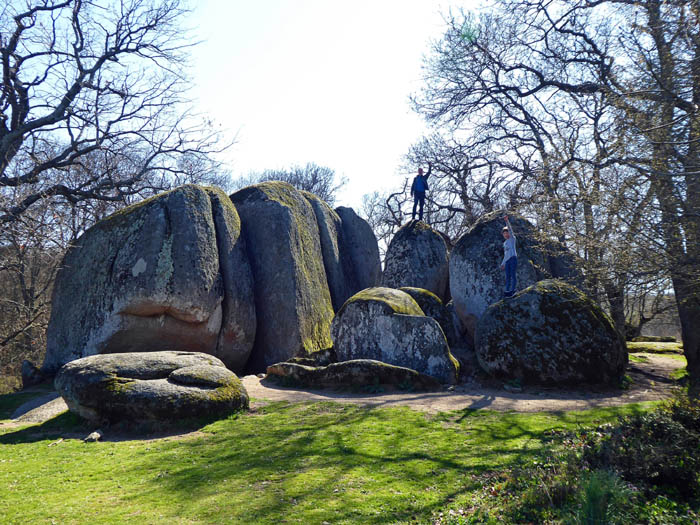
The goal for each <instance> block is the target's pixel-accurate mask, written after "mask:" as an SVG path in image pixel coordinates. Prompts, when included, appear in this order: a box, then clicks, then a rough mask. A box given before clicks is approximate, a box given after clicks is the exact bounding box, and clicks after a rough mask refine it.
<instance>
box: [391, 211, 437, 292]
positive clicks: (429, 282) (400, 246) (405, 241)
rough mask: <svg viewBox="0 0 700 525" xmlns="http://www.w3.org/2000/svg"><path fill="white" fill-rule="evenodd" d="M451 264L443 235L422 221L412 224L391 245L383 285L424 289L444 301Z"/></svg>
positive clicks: (397, 235) (395, 236) (400, 232)
mask: <svg viewBox="0 0 700 525" xmlns="http://www.w3.org/2000/svg"><path fill="white" fill-rule="evenodd" d="M448 261H449V257H448V254H447V244H446V243H445V239H444V238H443V236H442V235H441V234H440V233H438V232H437V231H436V230H434V229H433V228H431V227H430V226H428V225H427V224H426V223H424V222H422V221H411V222H409V223H406V224H404V225H403V226H402V227H401V228H400V229H399V231H397V232H396V235H394V238H393V239H391V242H390V243H389V248H388V249H387V252H386V261H385V265H384V274H383V276H382V286H386V287H388V288H402V287H404V286H410V287H414V288H424V289H426V290H429V291H431V292H433V293H434V294H435V295H437V296H438V297H439V298H440V300H445V299H446V298H447V293H448V292H447V285H448V278H449V265H448Z"/></svg>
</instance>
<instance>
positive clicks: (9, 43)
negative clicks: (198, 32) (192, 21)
mask: <svg viewBox="0 0 700 525" xmlns="http://www.w3.org/2000/svg"><path fill="white" fill-rule="evenodd" d="M185 14H186V11H185V10H184V9H183V8H182V7H181V6H180V2H179V0H152V1H143V0H113V1H107V0H106V1H105V2H88V1H83V0H66V1H63V2H60V1H56V0H46V1H38V0H27V1H25V2H15V3H10V4H8V5H7V7H5V8H4V9H3V10H2V12H0V61H1V66H0V67H1V68H2V79H3V84H2V87H3V89H2V91H1V92H0V111H1V112H2V113H1V115H0V222H1V223H8V222H12V221H15V220H17V218H18V217H19V216H21V215H22V214H23V213H25V212H26V211H27V210H28V209H30V208H31V207H32V206H34V205H37V203H39V202H40V201H42V200H45V199H56V198H58V199H61V200H65V201H69V202H72V203H77V202H79V201H84V200H104V201H112V202H117V201H121V200H123V199H124V198H125V197H128V196H129V195H136V194H139V193H141V192H142V191H143V190H144V189H146V188H148V189H161V188H159V187H158V181H159V179H160V178H162V177H163V176H165V175H167V174H180V173H182V169H181V166H180V165H178V162H177V157H178V156H179V155H181V154H188V155H189V156H190V157H206V156H207V155H208V154H210V153H212V152H215V151H217V150H219V149H221V146H220V144H221V143H220V139H221V137H220V136H219V134H218V133H217V132H215V131H212V126H211V123H207V122H202V121H199V120H198V119H197V118H196V117H195V116H194V115H192V114H191V112H190V110H189V109H188V108H187V104H186V100H185V98H184V94H185V91H186V88H187V83H186V79H185V76H184V75H183V74H182V71H183V68H182V66H183V64H184V63H185V60H186V54H185V52H186V50H187V48H188V47H189V46H190V44H189V43H188V42H187V41H186V39H185V38H186V36H184V35H183V31H182V28H181V27H180V25H179V21H180V20H181V19H182V17H183V16H184V15H185ZM88 155H90V158H91V159H92V160H93V161H94V159H95V157H96V156H101V157H102V158H101V160H100V163H99V164H95V163H93V164H92V166H91V167H93V168H94V167H95V166H99V167H103V168H104V169H102V170H98V171H92V172H91V176H90V177H87V178H84V179H82V180H81V181H80V183H79V184H75V183H73V181H70V180H66V179H65V178H64V177H62V175H63V174H65V173H66V172H67V169H68V168H70V167H72V166H82V165H83V164H84V163H85V159H86V157H87V156H88ZM119 164H127V165H129V166H130V167H131V170H130V171H129V172H128V174H127V173H126V172H125V171H124V170H122V171H121V172H119V175H122V176H121V177H116V176H115V173H114V171H112V170H110V167H112V166H116V165H119ZM154 174H158V175H156V176H154ZM8 190H11V191H9V195H8ZM14 190H19V191H18V192H17V191H14Z"/></svg>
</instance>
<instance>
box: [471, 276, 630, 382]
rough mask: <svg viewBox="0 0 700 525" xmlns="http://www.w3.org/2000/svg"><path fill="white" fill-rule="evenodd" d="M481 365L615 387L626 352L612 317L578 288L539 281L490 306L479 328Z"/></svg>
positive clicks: (507, 373) (497, 371) (506, 373)
mask: <svg viewBox="0 0 700 525" xmlns="http://www.w3.org/2000/svg"><path fill="white" fill-rule="evenodd" d="M475 344H476V353H477V358H478V360H479V364H480V365H481V367H482V368H483V369H484V370H485V371H486V372H488V373H489V374H491V375H493V376H496V377H499V378H502V379H518V380H520V381H522V382H524V383H536V384H558V385H576V384H580V383H605V384H608V385H617V384H618V383H619V381H620V379H621V378H622V376H623V374H624V371H625V367H626V365H627V350H626V348H625V343H624V341H623V340H622V338H621V336H620V335H619V334H618V333H617V331H616V330H615V328H614V327H613V324H612V321H611V320H610V318H609V317H608V316H607V315H606V314H605V313H604V312H603V311H602V310H601V309H600V307H598V306H597V305H596V304H595V303H594V302H593V301H591V299H589V298H588V297H587V296H586V295H585V294H584V293H583V292H581V291H580V290H578V289H577V288H575V287H573V286H571V285H569V284H567V283H565V282H563V281H558V280H545V281H540V282H538V283H536V284H534V285H532V286H530V287H529V288H526V289H525V290H522V291H521V292H519V293H517V294H516V295H515V296H513V297H512V298H508V299H504V300H502V301H499V302H497V303H495V304H493V305H491V306H490V307H489V308H488V309H487V310H486V312H485V313H484V315H483V316H482V317H481V318H480V319H479V321H478V324H477V328H476V340H475Z"/></svg>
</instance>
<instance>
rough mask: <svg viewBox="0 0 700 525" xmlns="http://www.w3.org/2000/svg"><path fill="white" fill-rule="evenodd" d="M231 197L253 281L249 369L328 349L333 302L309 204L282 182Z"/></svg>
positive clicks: (260, 368)
mask: <svg viewBox="0 0 700 525" xmlns="http://www.w3.org/2000/svg"><path fill="white" fill-rule="evenodd" d="M231 200H232V201H233V203H234V204H235V206H236V208H237V209H238V212H239V213H240V215H241V219H242V223H243V233H244V236H245V238H246V243H247V245H248V248H249V250H248V251H249V257H250V264H251V267H252V270H253V278H254V283H255V306H256V314H257V337H256V339H255V347H254V350H253V353H252V355H251V362H250V363H249V365H248V367H249V368H250V369H253V370H262V369H264V368H265V367H266V366H268V365H270V364H272V363H277V362H280V361H285V360H286V359H288V358H290V357H292V356H294V355H297V354H304V353H309V352H313V351H315V350H321V349H324V348H328V347H330V346H331V340H330V324H331V321H332V319H333V306H332V304H331V296H330V292H329V289H328V281H327V279H326V272H325V268H324V265H323V254H322V251H321V242H320V240H319V230H318V225H317V222H316V215H315V214H314V210H313V208H312V206H311V204H309V202H308V201H307V200H306V199H305V198H304V196H303V195H302V194H301V193H300V192H299V191H298V190H296V189H295V188H294V187H293V186H291V185H289V184H287V183H284V182H263V183H261V184H256V185H254V186H250V187H248V188H244V189H242V190H240V191H238V192H236V193H234V194H233V195H231Z"/></svg>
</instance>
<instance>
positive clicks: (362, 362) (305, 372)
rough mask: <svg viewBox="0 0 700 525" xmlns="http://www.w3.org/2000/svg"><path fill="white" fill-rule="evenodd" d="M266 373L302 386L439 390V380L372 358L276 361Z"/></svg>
mask: <svg viewBox="0 0 700 525" xmlns="http://www.w3.org/2000/svg"><path fill="white" fill-rule="evenodd" d="M267 375H268V376H276V377H281V378H287V379H290V380H293V381H294V382H296V383H299V384H301V385H305V386H311V387H318V386H321V387H323V386H365V385H397V386H399V387H401V388H406V389H410V390H440V389H441V385H440V382H439V381H438V380H437V379H435V378H433V377H430V376H426V375H425V374H420V373H418V372H416V371H415V370H411V369H410V368H405V367H402V366H394V365H389V364H386V363H382V362H381V361H375V360H373V359H355V360H352V361H342V362H340V363H331V364H330V365H328V366H308V365H303V364H299V363H276V364H274V365H270V366H268V367H267Z"/></svg>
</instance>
